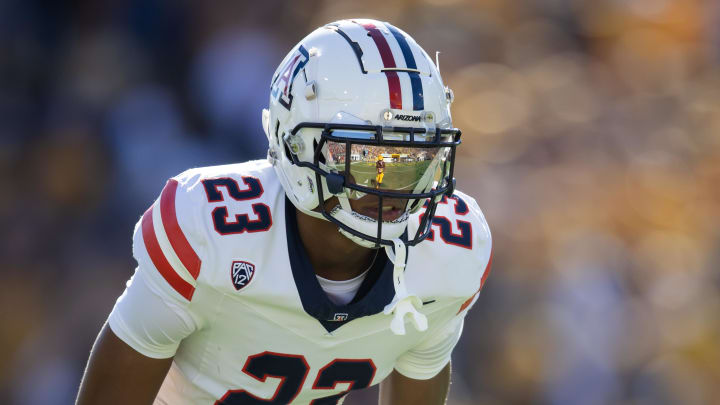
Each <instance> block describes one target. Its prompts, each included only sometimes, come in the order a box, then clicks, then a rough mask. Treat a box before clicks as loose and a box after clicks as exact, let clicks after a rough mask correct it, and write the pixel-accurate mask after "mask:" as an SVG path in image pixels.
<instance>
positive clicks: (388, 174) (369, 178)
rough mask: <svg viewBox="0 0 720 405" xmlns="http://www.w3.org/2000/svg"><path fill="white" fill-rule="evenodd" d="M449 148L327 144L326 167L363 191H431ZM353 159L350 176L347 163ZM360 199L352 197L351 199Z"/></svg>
mask: <svg viewBox="0 0 720 405" xmlns="http://www.w3.org/2000/svg"><path fill="white" fill-rule="evenodd" d="M448 150H449V148H447V147H443V148H440V147H436V148H415V147H401V146H383V145H361V144H355V143H351V144H350V153H349V155H348V151H347V144H346V143H344V142H334V141H328V142H327V157H328V159H327V165H328V166H329V168H330V169H331V170H333V171H336V172H338V173H341V174H343V175H345V181H346V183H349V184H356V185H359V186H363V187H368V188H374V189H381V190H392V191H398V192H405V193H422V192H426V191H428V190H429V189H430V188H431V187H432V185H433V183H434V181H438V180H440V178H441V177H442V174H443V167H444V165H443V162H444V161H445V158H446V156H447V154H448V153H447V151H448ZM348 158H349V159H350V170H349V171H350V172H349V173H346V167H347V166H346V161H347V159H348ZM360 196H361V195H358V193H351V195H350V197H352V198H357V197H360Z"/></svg>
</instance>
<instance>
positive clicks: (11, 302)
mask: <svg viewBox="0 0 720 405" xmlns="http://www.w3.org/2000/svg"><path fill="white" fill-rule="evenodd" d="M357 16H365V17H373V18H378V19H382V20H387V21H391V22H393V24H395V25H396V26H398V27H400V28H402V29H404V30H406V31H407V32H409V33H410V34H411V35H413V36H414V37H415V39H416V40H417V41H418V42H419V43H420V44H421V45H422V46H423V47H424V48H425V49H426V50H427V51H428V53H430V54H431V55H432V54H434V53H435V51H436V50H437V51H441V54H440V68H441V71H442V73H443V76H444V79H445V81H446V84H448V85H449V86H450V87H451V88H452V89H454V91H455V100H456V101H455V103H454V104H453V114H454V120H455V125H456V126H457V127H459V128H461V129H462V130H463V133H464V135H463V145H462V147H461V148H460V149H459V157H458V159H459V160H458V169H457V172H458V173H457V177H458V184H459V188H460V189H462V190H463V191H465V192H467V193H469V194H471V195H473V196H474V197H475V198H476V199H477V200H478V202H479V204H480V206H481V207H482V208H483V210H484V212H485V215H486V217H487V219H488V222H489V223H490V226H491V229H492V231H493V236H494V246H495V251H494V255H495V256H494V257H495V259H494V266H493V270H492V275H491V276H490V278H489V281H488V283H487V284H486V287H485V291H484V292H483V293H482V294H481V296H480V299H479V300H478V302H477V304H476V305H475V307H474V309H473V310H472V311H471V313H470V314H469V316H468V319H467V321H466V325H465V332H464V335H463V338H462V340H461V342H460V344H459V346H458V348H457V350H456V352H455V353H454V368H455V374H454V382H453V386H452V393H451V400H450V404H451V405H471V404H473V405H474V404H488V405H491V404H492V405H494V404H556V405H584V404H628V405H630V404H633V405H641V404H642V405H644V404H653V405H664V404H683V405H685V404H687V405H694V404H717V403H720V345H719V343H720V294H719V292H720V291H719V290H720V215H719V213H720V186H719V184H720V163H719V162H720V3H719V2H717V1H715V0H706V1H703V0H523V1H505V0H398V1H387V0H364V1H362V2H343V1H336V0H307V1H304V0H303V1H301V0H295V1H287V2H286V1H280V0H264V1H261V2H244V1H224V2H223V1H189V0H124V1H120V0H95V1H86V0H75V1H54V2H52V1H39V0H3V1H0V190H2V191H1V192H0V229H1V232H0V257H1V258H2V260H1V261H0V308H2V310H0V313H1V314H2V326H1V327H0V358H2V359H3V361H2V362H0V403H3V404H70V403H72V401H73V399H74V396H75V393H76V391H77V387H78V384H79V381H80V378H81V373H82V370H83V367H84V365H85V362H86V360H87V357H88V352H89V349H90V347H91V345H92V342H93V340H94V338H95V336H96V333H97V331H98V330H99V328H100V326H101V325H102V323H103V322H104V320H105V317H106V316H107V314H108V312H109V311H110V309H111V308H112V305H113V303H114V301H115V299H116V297H117V296H119V295H120V293H121V292H122V290H123V289H124V283H125V280H127V279H128V278H129V276H130V275H131V274H132V272H133V269H134V267H135V263H134V260H133V259H132V255H131V233H132V229H133V225H134V224H135V222H136V221H137V220H138V218H139V216H140V215H141V213H142V212H143V211H144V210H145V209H146V208H147V207H148V206H149V205H150V204H151V202H152V201H153V200H154V199H155V198H156V197H157V195H158V193H159V192H160V190H161V189H162V187H163V184H164V182H165V180H166V179H167V178H169V177H171V176H173V175H175V174H177V173H179V172H181V171H183V170H184V169H186V168H189V167H193V166H201V165H210V164H219V163H229V162H238V161H243V160H246V159H251V158H263V157H264V156H265V137H264V134H263V133H262V129H261V124H260V110H261V108H262V107H264V106H265V105H266V103H267V99H268V88H269V81H270V77H271V75H272V73H273V71H274V70H275V67H276V65H277V64H278V63H279V62H280V60H281V58H282V57H283V56H284V55H285V53H286V52H287V51H288V50H289V49H290V48H291V47H292V46H293V45H294V44H295V43H296V42H297V41H298V40H299V39H300V38H302V37H303V36H304V35H305V34H307V33H309V32H310V31H312V30H313V29H314V28H315V27H316V26H319V25H322V24H324V23H326V22H329V21H333V20H337V19H341V18H347V17H357ZM439 271H440V269H439ZM371 397H372V394H368V393H359V394H354V395H351V396H350V398H349V399H348V401H346V404H353V405H359V404H362V403H367V401H369V399H368V398H371Z"/></svg>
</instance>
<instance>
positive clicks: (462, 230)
mask: <svg viewBox="0 0 720 405" xmlns="http://www.w3.org/2000/svg"><path fill="white" fill-rule="evenodd" d="M449 199H451V200H454V201H455V214H457V215H460V216H465V215H467V213H468V212H470V209H469V208H468V205H467V203H466V202H465V201H463V199H462V198H460V197H458V196H457V195H455V194H453V195H452V196H451V197H450V198H449ZM439 204H449V201H448V197H447V196H443V198H442V200H441V201H440V202H439ZM425 206H427V203H425ZM420 220H421V221H422V215H421V216H420ZM432 224H433V226H437V227H439V228H440V239H442V241H443V242H445V243H447V244H448V245H454V246H459V247H462V248H465V249H472V224H471V223H470V221H463V220H461V219H457V220H455V225H456V226H457V229H458V231H459V233H455V232H453V227H452V223H451V222H450V219H449V218H447V217H444V216H442V215H437V214H436V215H435V216H434V217H433V220H432ZM427 240H435V230H433V229H431V230H430V234H429V235H428V237H427Z"/></svg>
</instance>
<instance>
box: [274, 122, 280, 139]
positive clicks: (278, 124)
mask: <svg viewBox="0 0 720 405" xmlns="http://www.w3.org/2000/svg"><path fill="white" fill-rule="evenodd" d="M279 130H280V120H275V142H276V143H277V144H278V145H280V136H278V131H279Z"/></svg>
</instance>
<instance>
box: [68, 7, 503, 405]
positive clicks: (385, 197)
mask: <svg viewBox="0 0 720 405" xmlns="http://www.w3.org/2000/svg"><path fill="white" fill-rule="evenodd" d="M451 102H452V92H451V91H450V90H449V89H448V88H447V87H445V86H444V84H443V82H442V79H441V77H440V72H439V71H438V69H437V68H436V66H435V64H433V62H432V60H431V59H430V58H429V57H428V55H427V54H426V53H425V51H423V49H422V48H420V46H418V45H417V43H416V42H415V41H414V40H413V39H412V38H411V37H410V36H408V35H407V34H406V33H404V32H403V31H401V30H399V29H398V28H396V27H394V26H392V25H390V24H388V23H384V22H379V21H374V20H344V21H339V22H335V23H331V24H328V25H325V26H323V27H320V28H318V29H317V30H315V31H314V32H312V33H311V34H310V35H308V36H307V37H306V38H305V39H303V40H302V41H300V43H299V44H297V45H296V46H295V47H294V48H293V49H292V50H291V51H290V53H289V54H288V55H287V56H286V57H285V59H284V60H283V61H282V63H281V64H280V66H279V67H278V69H277V71H276V72H275V74H274V76H273V78H272V82H271V91H270V104H269V108H268V109H267V110H264V111H263V115H262V118H263V125H264V128H265V132H266V134H267V137H268V141H269V151H268V158H267V160H263V161H251V162H246V163H240V164H232V165H227V166H218V167H206V168H200V169H192V170H188V171H186V172H185V173H182V174H180V175H178V176H177V177H175V178H172V179H170V180H169V181H168V182H167V184H166V185H165V188H164V189H163V190H162V192H161V194H160V196H159V198H158V199H157V200H156V201H155V203H154V204H152V206H151V207H150V208H149V209H148V210H147V211H146V212H145V214H144V215H143V216H142V218H141V219H140V221H139V222H138V224H137V226H136V227H135V234H134V239H133V254H134V256H135V258H136V260H137V262H138V267H137V269H136V271H135V274H134V276H133V277H132V278H131V280H130V281H129V283H128V284H127V289H126V290H125V292H124V293H123V294H122V296H120V298H119V299H118V300H117V302H116V304H115V307H114V308H113V310H112V312H111V313H110V315H109V318H108V321H107V323H106V324H105V326H103V328H102V330H101V331H100V335H99V337H98V339H97V341H96V343H95V345H94V347H93V350H92V353H91V356H90V360H89V362H88V367H87V370H86V373H85V376H84V378H83V382H82V385H81V387H80V392H79V395H78V400H77V403H78V404H82V405H86V404H149V403H156V404H172V405H182V404H227V405H236V404H314V405H319V404H339V403H342V400H343V398H344V396H345V395H346V394H347V392H348V391H350V390H354V389H361V388H365V387H368V386H371V385H374V384H379V383H380V384H381V387H380V403H382V404H415V405H439V404H443V403H444V402H445V400H446V397H447V392H448V385H449V376H450V354H451V352H452V350H453V347H454V346H455V344H456V343H457V341H458V339H459V338H460V334H461V332H462V327H463V319H464V317H465V315H466V313H467V311H468V309H469V308H470V307H471V306H472V304H473V303H474V302H475V300H476V299H477V296H478V293H479V291H480V289H481V288H482V285H483V283H484V281H485V278H486V277H487V275H488V272H489V267H490V261H491V240H490V232H489V229H488V226H487V223H486V222H485V219H484V218H483V215H482V213H481V211H480V209H479V208H478V206H477V204H476V202H475V200H473V199H472V198H471V197H469V196H467V195H465V194H463V193H461V192H460V191H458V190H456V189H455V180H454V179H453V166H454V159H455V148H456V147H457V146H458V145H459V143H460V131H459V130H457V129H455V128H453V126H452V121H451V117H450V109H449V107H450V103H451ZM368 150H371V151H372V153H373V154H375V155H376V156H396V155H397V156H400V155H403V154H404V156H419V157H421V158H417V159H406V160H407V161H403V162H402V163H401V164H394V165H392V166H390V165H388V166H387V167H385V168H384V170H383V177H384V179H383V180H382V185H383V187H382V188H377V189H376V188H375V187H373V184H372V182H373V180H376V178H375V176H376V174H377V173H376V167H374V165H373V163H369V162H366V161H363V160H362V159H359V156H361V155H363V156H365V155H367V153H368V152H367V151H368ZM378 182H379V181H378Z"/></svg>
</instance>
